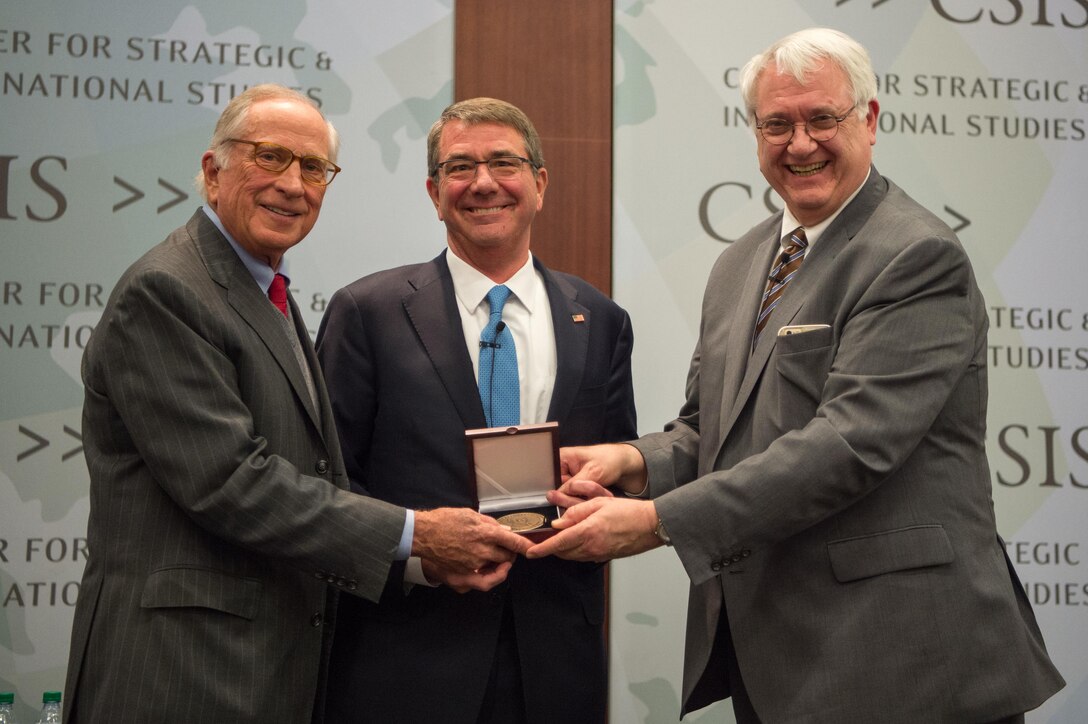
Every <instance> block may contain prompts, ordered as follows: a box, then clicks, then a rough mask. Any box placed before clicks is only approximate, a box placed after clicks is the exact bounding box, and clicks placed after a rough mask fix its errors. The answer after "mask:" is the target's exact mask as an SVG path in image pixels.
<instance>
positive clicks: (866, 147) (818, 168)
mask: <svg viewBox="0 0 1088 724" xmlns="http://www.w3.org/2000/svg"><path fill="white" fill-rule="evenodd" d="M756 83H757V85H756V94H755V112H756V118H757V119H758V120H759V121H763V120H765V119H767V118H783V119H785V120H786V121H788V122H791V123H797V124H799V125H797V126H796V127H795V128H794V131H793V138H791V139H790V142H789V143H786V144H783V145H781V146H776V145H774V144H771V143H768V142H767V141H766V139H764V138H763V135H762V134H761V133H759V131H756V141H757V144H758V151H757V152H758V154H759V169H760V171H762V172H763V176H764V177H765V178H766V179H767V181H768V182H769V183H770V184H771V186H772V187H773V188H774V190H775V191H777V192H778V195H779V196H781V197H782V199H783V200H784V201H785V202H786V206H787V207H788V208H789V210H790V212H791V213H792V214H793V215H794V216H795V217H796V218H797V220H798V221H800V222H801V223H802V224H804V225H806V226H812V225H815V224H818V223H820V222H821V221H823V220H824V219H826V218H827V217H829V216H830V215H831V214H832V213H834V212H835V210H836V209H838V208H839V207H840V206H842V204H843V202H844V201H846V199H847V198H849V196H850V194H852V193H854V191H856V190H857V188H858V187H859V186H860V185H861V183H862V181H864V180H865V175H866V174H867V173H869V166H870V164H871V162H872V158H873V149H872V146H873V144H874V143H876V118H877V113H878V112H879V106H878V104H877V102H876V101H875V100H874V101H870V102H869V105H868V108H867V111H868V113H867V115H866V117H865V118H864V119H861V118H859V117H858V115H857V113H856V112H854V111H852V112H851V113H850V115H849V116H848V117H847V118H846V120H844V121H843V122H842V123H840V124H839V129H838V132H837V133H836V134H835V136H834V137H833V138H832V139H831V140H829V141H824V142H822V143H817V142H816V141H813V140H812V139H811V138H810V137H809V135H808V133H807V131H806V130H805V127H804V126H803V125H800V124H802V123H803V122H804V121H806V120H808V119H809V118H812V117H813V116H815V115H819V114H821V113H829V114H831V115H833V116H836V117H838V116H841V115H842V114H843V113H846V112H847V110H849V109H850V107H851V106H852V105H853V103H854V100H853V96H852V95H851V93H850V88H849V83H848V81H847V78H846V74H845V73H843V71H842V70H840V69H839V67H838V66H836V65H834V64H833V63H831V62H827V63H825V64H824V65H823V66H821V67H820V68H818V69H817V70H815V71H813V72H811V73H809V74H808V77H807V78H806V80H805V84H804V85H801V84H800V83H798V82H797V81H796V80H795V79H794V78H793V77H792V76H790V75H788V74H783V75H779V74H778V72H777V69H776V67H775V65H774V64H773V63H772V64H771V65H769V66H768V67H767V68H766V70H764V71H763V73H762V74H761V75H760V77H759V79H758V80H757V82H756Z"/></svg>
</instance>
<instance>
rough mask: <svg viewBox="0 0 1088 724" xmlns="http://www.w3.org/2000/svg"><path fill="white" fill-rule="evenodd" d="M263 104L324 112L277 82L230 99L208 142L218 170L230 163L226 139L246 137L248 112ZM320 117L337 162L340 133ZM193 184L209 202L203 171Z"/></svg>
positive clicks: (312, 101)
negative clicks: (280, 103) (284, 104)
mask: <svg viewBox="0 0 1088 724" xmlns="http://www.w3.org/2000/svg"><path fill="white" fill-rule="evenodd" d="M261 101H295V102H297V103H303V104H305V105H308V106H310V107H312V108H313V109H314V110H316V111H317V112H318V113H321V108H319V107H318V105H317V103H316V102H314V100H313V99H312V98H310V97H309V96H306V95H303V94H302V93H300V92H299V91H297V90H294V89H293V88H288V87H287V86H283V85H278V84H276V83H262V84H261V85H255V86H253V87H252V88H247V89H246V90H245V91H243V92H242V93H239V94H238V95H236V96H235V97H234V98H232V99H231V100H230V103H228V104H227V107H226V108H224V109H223V112H222V113H221V114H220V115H219V120H218V121H217V122H216V124H215V131H214V132H213V133H212V140H211V141H210V142H209V143H208V150H209V151H211V152H212V154H213V155H214V157H215V165H216V166H217V167H219V168H226V167H227V164H228V163H229V162H230V154H229V153H227V149H226V144H227V139H229V138H238V137H241V136H245V135H246V133H245V126H246V121H247V120H248V117H249V109H250V108H252V107H253V106H254V105H255V104H257V103H260V102H261ZM321 118H322V119H323V120H324V121H325V125H327V126H328V128H329V160H330V161H332V162H333V163H336V157H337V156H338V155H339V154H340V134H339V133H337V131H336V129H335V128H334V127H333V125H332V122H331V121H330V120H329V119H328V118H325V114H324V113H321ZM194 185H195V186H196V190H197V192H198V193H199V194H200V196H201V197H202V198H203V199H204V200H205V201H207V200H208V188H207V186H205V184H204V171H203V169H202V170H201V171H200V172H199V173H197V175H196V178H195V179H194Z"/></svg>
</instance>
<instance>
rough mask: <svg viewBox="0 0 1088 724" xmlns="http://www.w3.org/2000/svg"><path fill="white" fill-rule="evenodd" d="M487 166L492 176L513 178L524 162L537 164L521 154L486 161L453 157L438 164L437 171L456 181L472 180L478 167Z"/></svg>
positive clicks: (532, 164)
mask: <svg viewBox="0 0 1088 724" xmlns="http://www.w3.org/2000/svg"><path fill="white" fill-rule="evenodd" d="M481 163H482V164H484V165H486V166H487V172H488V173H489V174H491V177H492V178H513V177H514V176H517V175H518V173H520V172H521V167H522V165H523V164H526V163H527V164H529V165H530V166H532V167H533V168H536V164H534V163H533V162H532V161H530V160H529V159H527V158H522V157H521V156H496V157H495V158H489V159H487V160H486V161H473V160H472V159H471V158H451V159H449V160H446V161H443V162H442V163H440V164H438V166H437V168H436V169H435V172H436V173H437V172H438V171H441V172H442V173H443V174H445V177H446V178H448V179H452V180H454V181H471V180H472V179H474V178H476V167H477V166H479V165H480V164H481Z"/></svg>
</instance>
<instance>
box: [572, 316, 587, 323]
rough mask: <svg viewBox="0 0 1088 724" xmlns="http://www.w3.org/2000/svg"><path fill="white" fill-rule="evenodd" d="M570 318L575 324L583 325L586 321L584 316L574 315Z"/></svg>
mask: <svg viewBox="0 0 1088 724" xmlns="http://www.w3.org/2000/svg"><path fill="white" fill-rule="evenodd" d="M570 318H571V321H572V322H574V323H575V324H581V323H582V322H584V321H586V318H585V315H582V314H572V315H570Z"/></svg>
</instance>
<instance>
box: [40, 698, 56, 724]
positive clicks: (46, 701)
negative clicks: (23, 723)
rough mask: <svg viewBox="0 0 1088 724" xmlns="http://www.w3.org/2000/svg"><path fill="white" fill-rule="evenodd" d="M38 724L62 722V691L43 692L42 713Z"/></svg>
mask: <svg viewBox="0 0 1088 724" xmlns="http://www.w3.org/2000/svg"><path fill="white" fill-rule="evenodd" d="M38 724H60V692H59V691H47V692H45V693H44V694H42V715H41V716H40V717H38Z"/></svg>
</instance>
